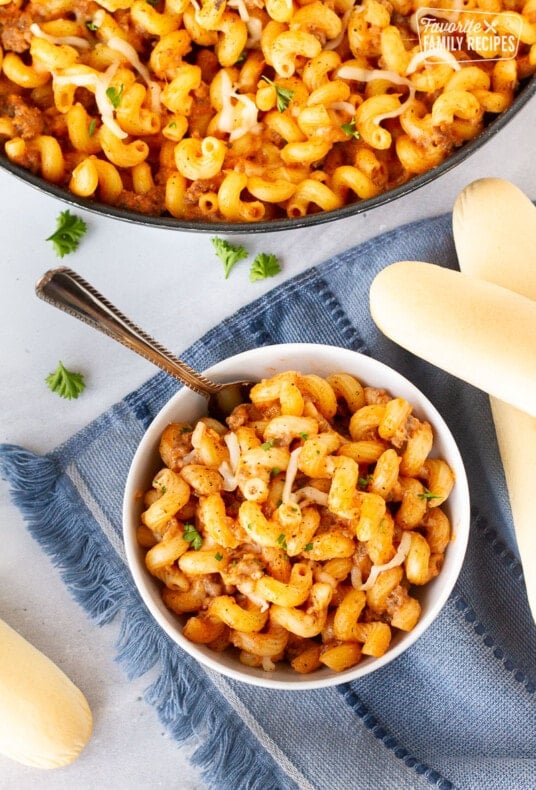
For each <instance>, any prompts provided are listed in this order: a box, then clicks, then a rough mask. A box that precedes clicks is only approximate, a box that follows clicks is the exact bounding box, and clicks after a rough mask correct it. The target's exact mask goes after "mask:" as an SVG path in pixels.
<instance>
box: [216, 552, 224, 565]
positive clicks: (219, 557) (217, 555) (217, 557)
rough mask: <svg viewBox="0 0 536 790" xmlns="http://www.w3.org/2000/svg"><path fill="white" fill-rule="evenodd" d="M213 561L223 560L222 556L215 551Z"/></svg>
mask: <svg viewBox="0 0 536 790" xmlns="http://www.w3.org/2000/svg"><path fill="white" fill-rule="evenodd" d="M214 559H215V560H218V562H220V560H223V554H220V552H219V551H217V552H216V554H215V555H214Z"/></svg>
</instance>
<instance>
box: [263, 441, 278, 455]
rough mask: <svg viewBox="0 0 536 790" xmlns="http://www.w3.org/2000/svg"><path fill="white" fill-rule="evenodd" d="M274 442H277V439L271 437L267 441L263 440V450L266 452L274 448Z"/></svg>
mask: <svg viewBox="0 0 536 790" xmlns="http://www.w3.org/2000/svg"><path fill="white" fill-rule="evenodd" d="M274 444H275V439H269V440H268V441H267V442H263V443H262V444H261V450H264V451H265V452H267V451H268V450H271V449H272V447H273V446H274Z"/></svg>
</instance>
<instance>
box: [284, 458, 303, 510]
mask: <svg viewBox="0 0 536 790" xmlns="http://www.w3.org/2000/svg"><path fill="white" fill-rule="evenodd" d="M301 451H302V448H301V447H296V449H295V450H293V451H292V452H291V454H290V461H289V462H288V467H287V472H286V475H285V485H284V486H283V493H282V494H281V500H282V501H283V503H284V504H287V503H288V502H292V486H293V485H294V480H295V479H296V475H297V473H298V458H299V457H300V453H301Z"/></svg>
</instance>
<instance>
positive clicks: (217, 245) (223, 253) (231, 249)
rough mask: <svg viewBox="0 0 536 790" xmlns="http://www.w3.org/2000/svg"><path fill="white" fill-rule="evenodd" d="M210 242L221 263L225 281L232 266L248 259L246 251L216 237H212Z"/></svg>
mask: <svg viewBox="0 0 536 790" xmlns="http://www.w3.org/2000/svg"><path fill="white" fill-rule="evenodd" d="M210 241H211V242H212V246H213V247H214V251H215V253H216V255H217V256H218V258H219V259H220V261H221V262H222V263H223V270H224V272H225V279H227V278H228V277H229V274H230V273H231V269H232V268H233V266H235V265H236V264H237V263H238V261H241V260H243V259H244V258H247V257H248V251H247V250H246V249H245V247H238V246H236V245H235V244H231V243H230V242H228V241H226V240H225V239H220V238H219V237H218V236H214V237H213V238H212V239H211V240H210Z"/></svg>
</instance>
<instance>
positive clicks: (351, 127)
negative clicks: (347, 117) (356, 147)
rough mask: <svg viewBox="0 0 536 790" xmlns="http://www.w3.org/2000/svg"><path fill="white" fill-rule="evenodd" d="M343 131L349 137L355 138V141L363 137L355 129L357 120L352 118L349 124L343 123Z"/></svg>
mask: <svg viewBox="0 0 536 790" xmlns="http://www.w3.org/2000/svg"><path fill="white" fill-rule="evenodd" d="M341 129H342V130H343V132H344V133H345V134H346V135H347V136H348V137H353V138H354V140H359V138H360V137H361V135H360V134H359V132H358V131H357V129H356V128H355V118H352V120H351V121H349V122H348V123H343V125H342V126H341Z"/></svg>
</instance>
